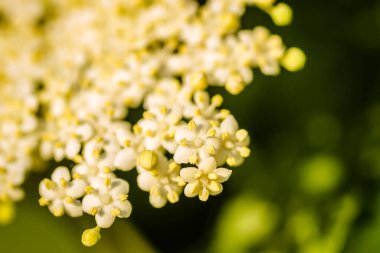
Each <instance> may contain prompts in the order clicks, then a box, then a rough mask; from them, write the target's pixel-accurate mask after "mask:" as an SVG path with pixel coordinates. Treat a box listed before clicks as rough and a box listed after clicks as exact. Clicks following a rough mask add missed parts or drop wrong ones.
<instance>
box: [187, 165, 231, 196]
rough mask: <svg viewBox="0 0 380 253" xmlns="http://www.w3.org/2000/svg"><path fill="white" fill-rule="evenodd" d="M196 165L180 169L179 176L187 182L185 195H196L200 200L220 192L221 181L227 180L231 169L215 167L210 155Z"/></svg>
mask: <svg viewBox="0 0 380 253" xmlns="http://www.w3.org/2000/svg"><path fill="white" fill-rule="evenodd" d="M198 167H199V168H196V167H188V168H184V169H182V170H181V177H182V178H183V180H185V181H186V182H187V183H188V184H187V185H186V187H185V195H186V196H187V197H189V198H192V197H195V196H197V195H198V196H199V199H200V200H202V201H207V199H208V197H209V195H218V194H219V193H221V192H222V190H223V186H222V184H221V183H223V182H225V181H227V180H228V178H229V177H230V176H231V173H232V171H231V170H228V169H225V168H217V166H216V161H215V159H214V158H212V157H210V158H207V159H204V160H202V161H201V162H200V163H199V166H198Z"/></svg>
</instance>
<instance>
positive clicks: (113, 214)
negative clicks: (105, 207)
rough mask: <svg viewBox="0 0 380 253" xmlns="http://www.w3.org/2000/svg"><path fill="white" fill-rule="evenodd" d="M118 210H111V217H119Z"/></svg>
mask: <svg viewBox="0 0 380 253" xmlns="http://www.w3.org/2000/svg"><path fill="white" fill-rule="evenodd" d="M120 213H121V212H120V209H118V208H115V209H113V210H112V213H111V214H112V216H114V217H117V216H119V215H120Z"/></svg>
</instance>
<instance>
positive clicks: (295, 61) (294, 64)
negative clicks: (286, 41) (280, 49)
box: [281, 47, 306, 72]
mask: <svg viewBox="0 0 380 253" xmlns="http://www.w3.org/2000/svg"><path fill="white" fill-rule="evenodd" d="M305 63H306V55H305V53H304V52H303V51H302V50H301V49H299V48H298V47H291V48H289V49H288V50H287V51H286V53H285V56H284V57H283V58H282V60H281V64H282V66H283V67H284V68H285V69H286V70H288V71H291V72H294V71H298V70H301V69H303V68H304V66H305Z"/></svg>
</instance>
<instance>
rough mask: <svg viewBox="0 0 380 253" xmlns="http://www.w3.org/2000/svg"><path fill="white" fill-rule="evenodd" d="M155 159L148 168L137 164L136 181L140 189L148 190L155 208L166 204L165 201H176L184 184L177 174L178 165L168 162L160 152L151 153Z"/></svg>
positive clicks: (150, 200)
mask: <svg viewBox="0 0 380 253" xmlns="http://www.w3.org/2000/svg"><path fill="white" fill-rule="evenodd" d="M153 155H154V156H157V161H156V162H155V163H154V166H153V167H152V168H149V170H146V169H144V168H143V167H142V166H138V167H137V168H138V171H139V175H138V177H137V183H138V186H139V187H140V189H141V190H143V191H147V192H149V202H150V203H151V205H152V206H154V207H156V208H161V207H163V206H164V205H166V203H167V201H169V202H170V203H176V202H178V200H179V194H180V193H181V192H182V188H183V186H184V185H185V183H184V181H183V180H182V178H181V177H180V176H179V170H180V166H179V165H178V164H176V163H175V162H173V161H172V162H169V161H168V159H167V158H166V157H165V156H164V155H163V154H161V153H153Z"/></svg>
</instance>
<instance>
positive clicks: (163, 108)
mask: <svg viewBox="0 0 380 253" xmlns="http://www.w3.org/2000/svg"><path fill="white" fill-rule="evenodd" d="M160 112H161V113H162V114H167V113H168V108H166V106H164V105H163V106H161V107H160Z"/></svg>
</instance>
